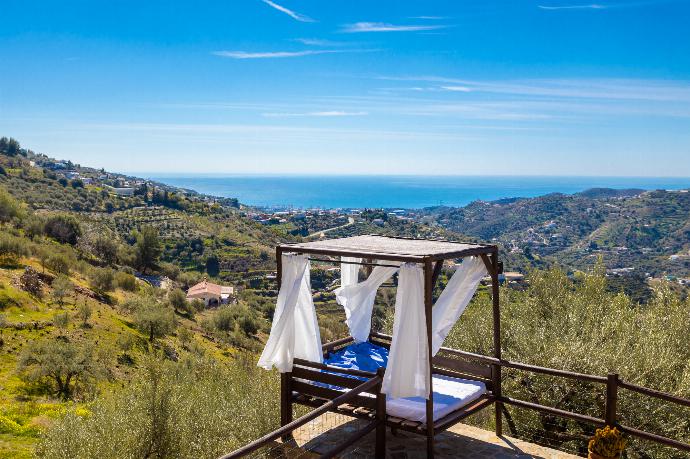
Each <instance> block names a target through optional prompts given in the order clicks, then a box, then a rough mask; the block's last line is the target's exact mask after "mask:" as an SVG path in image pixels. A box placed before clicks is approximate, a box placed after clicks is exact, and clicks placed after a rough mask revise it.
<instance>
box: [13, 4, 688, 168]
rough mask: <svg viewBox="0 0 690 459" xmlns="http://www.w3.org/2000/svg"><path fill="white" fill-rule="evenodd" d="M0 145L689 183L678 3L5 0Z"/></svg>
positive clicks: (75, 155) (219, 162) (684, 35)
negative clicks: (3, 139)
mask: <svg viewBox="0 0 690 459" xmlns="http://www.w3.org/2000/svg"><path fill="white" fill-rule="evenodd" d="M2 23H3V25H2V27H0V134H2V135H12V136H14V137H16V138H18V139H19V140H20V141H21V142H22V143H23V144H24V145H25V146H27V147H30V148H33V149H34V150H36V151H40V152H45V153H47V154H50V155H52V156H56V157H60V158H69V159H72V160H74V161H76V162H80V163H82V164H85V165H91V166H97V167H105V168H107V169H111V170H117V171H125V172H127V171H129V172H132V171H138V172H167V173H170V172H173V173H174V172H181V173H191V172H194V173H292V174H294V173H298V174H299V173H304V174H312V173H314V174H318V173H332V174H333V173H335V174H353V173H354V174H457V175H463V174H517V175H633V176H643V175H650V176H654V175H657V176H690V28H688V24H689V23H690V2H686V1H680V0H678V1H671V0H668V1H662V0H658V1H654V0H647V1H645V0H637V1H634V0H631V1H627V0H626V1H617V0H616V1H601V2H599V1H597V2H596V3H590V2H589V1H587V0H585V1H580V0H572V1H566V0H562V1H560V0H559V1H555V0H535V1H532V0H520V1H517V0H505V1H491V0H484V1H476V2H471V1H432V0H427V1H415V2H412V1H399V0H398V1H383V0H377V1H372V0H367V1H364V0H276V1H268V0H263V1H262V0H224V1H210V0H209V1H196V2H190V1H177V0H166V1H157V0H147V1H145V2H142V1H125V0H119V1H116V2H94V1H88V2H87V1H64V0H63V1H59V2H58V1H31V0H3V1H2Z"/></svg>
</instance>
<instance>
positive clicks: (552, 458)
mask: <svg viewBox="0 0 690 459" xmlns="http://www.w3.org/2000/svg"><path fill="white" fill-rule="evenodd" d="M364 425H365V422H364V421H361V420H357V419H353V418H349V417H346V416H342V415H334V414H332V413H327V414H325V415H323V416H321V417H319V418H316V419H315V420H314V421H312V422H310V423H308V424H306V425H304V426H303V427H301V428H300V429H297V430H295V432H294V438H295V442H296V443H297V446H298V447H299V449H300V450H302V451H305V450H306V451H309V452H310V453H315V454H314V456H313V457H316V455H317V454H319V453H324V452H326V451H327V450H329V449H331V448H333V447H335V446H336V445H337V444H338V443H339V442H342V441H343V439H345V438H347V437H348V436H349V435H351V434H352V433H354V432H356V431H357V430H359V429H360V428H362V427H363V426H364ZM386 446H387V455H386V457H387V458H390V459H417V458H420V459H421V458H426V438H424V437H422V436H420V435H414V434H411V433H407V432H397V433H396V434H395V435H393V434H392V433H391V431H390V429H388V431H387V437H386ZM435 452H436V457H437V458H460V459H465V458H466V459H470V458H471V459H479V458H488V459H508V458H520V459H526V458H543V459H575V458H577V457H578V456H573V455H572V454H568V453H564V452H562V451H557V450H554V449H549V448H545V447H542V446H539V445H535V444H532V443H527V442H524V441H522V440H517V439H514V438H510V437H505V436H504V437H501V438H499V437H497V436H496V435H495V434H494V433H493V432H489V431H486V430H482V429H479V428H477V427H472V426H468V425H465V424H456V425H455V426H453V427H452V428H450V429H449V430H447V431H445V432H443V433H441V434H439V435H437V436H436V448H435ZM293 455H294V454H292V455H288V456H293ZM297 456H298V457H305V456H304V455H303V454H298V455H297ZM309 456H311V455H309ZM339 457H341V458H346V459H363V458H373V457H374V432H372V433H370V434H368V435H367V436H366V437H364V438H363V439H362V440H361V441H360V442H359V443H357V444H356V445H355V446H353V447H352V448H350V449H349V450H348V451H346V452H345V453H343V454H341V455H340V456H339Z"/></svg>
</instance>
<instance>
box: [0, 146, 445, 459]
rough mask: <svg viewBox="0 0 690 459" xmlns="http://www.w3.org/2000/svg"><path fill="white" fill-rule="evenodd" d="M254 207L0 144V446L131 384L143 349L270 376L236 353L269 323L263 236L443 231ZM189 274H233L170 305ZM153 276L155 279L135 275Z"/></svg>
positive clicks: (327, 335) (17, 452)
mask: <svg viewBox="0 0 690 459" xmlns="http://www.w3.org/2000/svg"><path fill="white" fill-rule="evenodd" d="M255 213H256V212H255V211H254V210H253V209H251V208H248V207H245V206H242V205H240V204H239V203H238V202H237V201H236V200H233V199H226V198H215V197H210V196H204V195H200V194H197V193H194V192H191V191H188V190H182V189H178V188H175V187H170V186H167V185H164V184H160V183H156V182H151V181H147V180H144V179H139V178H136V177H129V176H125V175H122V174H117V173H112V172H106V171H104V170H96V169H92V168H85V167H81V166H79V165H78V164H73V163H71V162H69V161H62V160H56V159H52V158H50V157H48V156H45V155H41V154H36V153H34V152H32V151H31V150H27V149H24V148H21V147H20V146H19V144H18V142H16V141H14V140H13V139H6V138H2V139H0V349H2V357H1V358H0V457H30V456H31V455H32V452H33V451H34V448H35V446H36V444H37V442H38V440H39V439H40V437H41V435H42V434H43V433H44V432H45V430H46V428H47V427H49V426H51V425H53V423H54V421H55V420H56V419H62V417H63V416H64V415H65V414H66V413H73V414H74V413H76V415H77V417H79V416H90V415H91V413H92V411H91V405H92V403H93V401H94V400H95V399H100V398H99V397H101V396H104V395H107V396H112V397H118V396H119V395H115V394H119V392H120V391H121V390H123V389H124V388H126V387H128V386H129V384H130V383H134V382H140V383H141V381H145V375H146V372H147V371H148V369H149V366H150V365H154V366H155V365H159V363H157V362H158V358H160V359H162V360H163V362H168V363H170V362H180V363H184V367H185V368H198V370H194V371H195V374H196V372H198V371H201V369H202V368H203V371H202V373H203V374H206V372H207V371H210V372H211V373H214V372H216V373H214V374H216V377H214V380H215V379H219V378H220V379H224V380H226V384H234V385H236V386H237V387H245V386H247V384H246V382H242V381H240V380H243V381H244V379H246V378H248V377H254V378H259V379H263V380H265V384H267V385H271V384H275V382H276V379H275V378H274V375H272V374H266V373H264V372H261V373H258V372H255V371H254V370H248V369H247V365H246V362H245V360H246V359H245V358H244V357H243V356H244V355H245V354H247V353H248V354H249V355H251V354H252V353H254V352H256V351H257V350H259V349H260V347H261V343H262V342H263V341H264V340H265V338H266V336H267V333H268V331H269V330H270V321H271V318H272V314H273V307H274V301H275V300H274V298H275V295H276V291H275V285H274V276H272V275H271V273H273V272H274V270H275V261H274V253H275V252H274V248H275V245H276V244H277V243H279V242H286V241H299V240H302V236H301V235H302V234H304V235H307V236H309V235H311V237H320V231H324V230H330V229H331V228H335V229H334V230H333V231H332V232H331V231H329V232H328V233H327V236H338V235H342V234H362V233H366V232H374V231H377V230H378V231H379V232H383V233H389V234H400V235H420V236H424V235H428V236H435V237H439V236H447V235H450V234H451V233H450V232H448V231H445V230H443V229H440V228H433V227H430V226H427V225H424V224H419V223H416V222H411V221H403V220H395V219H390V221H386V222H385V223H384V224H383V225H377V224H374V223H373V221H374V220H375V219H376V217H377V216H378V214H377V213H376V212H373V213H366V212H365V213H364V214H363V215H361V216H357V217H356V221H355V219H353V221H352V224H350V223H349V221H350V220H349V219H348V218H345V219H344V220H343V218H342V217H340V216H334V215H331V214H329V213H325V212H324V213H316V214H310V215H308V216H306V217H305V216H299V217H298V216H293V217H290V218H288V219H285V221H283V222H280V221H276V222H273V221H272V222H270V223H269V224H263V223H260V222H258V221H257V220H256V219H255V218H253V217H252V216H253V215H254V214H255ZM343 222H344V224H343ZM202 276H205V277H209V278H210V279H211V280H214V281H215V282H219V283H225V284H230V285H233V286H234V287H235V288H236V295H235V296H234V298H233V304H232V305H230V306H229V307H221V308H217V309H205V308H203V306H202V305H200V304H198V303H196V302H191V303H190V302H188V301H185V300H184V294H183V289H185V288H187V287H189V286H190V285H192V284H194V283H196V282H197V281H198V280H199V279H201V278H202ZM145 279H146V280H145ZM161 280H162V281H163V284H164V288H157V287H154V286H153V285H151V284H150V283H149V281H154V282H153V283H154V284H155V285H158V282H159V281H161ZM335 280H336V278H335V274H334V273H333V272H332V271H327V270H325V269H320V268H318V267H315V268H314V269H313V271H312V284H313V285H314V288H315V289H324V288H326V287H328V286H330V285H332V284H333V282H334V281H335ZM181 289H182V290H181ZM315 301H316V305H317V312H318V314H319V317H320V324H321V328H322V330H321V333H322V336H323V338H324V339H325V340H329V339H334V338H336V337H341V336H342V335H343V333H345V329H344V325H343V323H342V319H343V317H342V311H341V310H340V308H339V307H337V306H336V305H335V302H334V298H333V296H332V294H318V295H317V296H316V297H315ZM156 356H158V357H156ZM249 358H254V357H253V356H251V357H249ZM152 362H153V363H152ZM164 364H165V363H164ZM218 365H220V366H219V367H218ZM209 366H210V368H207V367H209ZM171 371H172V373H173V374H174V373H175V372H176V371H177V370H174V371H173V370H172V369H171ZM217 372H220V375H219V374H218V373H217ZM252 372H254V373H257V374H256V375H254V376H251V375H252V374H253V373H252ZM142 378H143V379H142ZM243 378H244V379H243ZM198 383H199V384H206V383H207V384H213V381H210V380H200V381H198ZM142 384H143V383H142ZM242 397H243V399H242V400H239V399H237V400H234V401H233V404H238V403H251V404H252V406H251V409H255V408H256V407H257V406H260V405H261V404H262V403H263V404H264V405H265V407H264V408H263V409H262V410H263V411H264V414H265V413H268V412H270V410H271V409H273V407H272V406H270V405H269V404H268V403H269V402H268V401H267V400H268V399H266V397H265V394H264V393H263V392H262V391H261V390H258V389H257V391H256V392H255V393H254V392H252V391H251V390H250V391H249V392H247V393H245V394H243V395H242ZM260 400H263V401H260ZM205 415H208V413H205ZM219 416H226V417H227V413H226V414H221V413H219ZM275 418H276V417H273V418H271V419H275ZM84 419H86V418H84ZM223 419H224V421H223V422H226V421H227V422H230V420H229V419H225V418H223ZM261 419H263V417H262V418H261ZM247 426H248V427H247V428H248V429H249V431H248V433H247V434H246V435H247V436H246V437H244V438H245V440H241V439H240V438H228V439H227V441H226V443H222V442H216V444H214V445H210V446H208V447H209V448H211V449H210V450H204V451H205V453H204V454H208V451H216V450H217V451H218V452H220V451H227V450H229V449H232V448H233V447H237V446H238V445H239V444H240V443H241V442H242V441H246V440H248V439H249V438H252V436H255V435H256V432H255V431H254V430H252V429H254V428H255V423H254V422H249V423H247ZM253 426H254V427H253ZM190 454H191V453H190Z"/></svg>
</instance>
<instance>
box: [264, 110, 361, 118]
mask: <svg viewBox="0 0 690 459" xmlns="http://www.w3.org/2000/svg"><path fill="white" fill-rule="evenodd" d="M368 114H369V113H367V112H348V111H343V110H328V111H320V112H306V113H264V114H263V116H265V117H268V118H283V117H285V118H288V117H300V116H310V117H319V118H331V117H341V116H366V115H368Z"/></svg>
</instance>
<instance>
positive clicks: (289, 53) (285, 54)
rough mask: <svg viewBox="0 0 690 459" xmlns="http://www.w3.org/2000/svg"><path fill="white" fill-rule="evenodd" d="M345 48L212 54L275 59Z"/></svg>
mask: <svg viewBox="0 0 690 459" xmlns="http://www.w3.org/2000/svg"><path fill="white" fill-rule="evenodd" d="M344 52H346V51H345V50H339V49H309V50H305V51H266V52H258V53H254V52H248V51H214V52H213V53H212V54H213V55H214V56H220V57H228V58H230V59H276V58H285V57H302V56H313V55H316V54H334V53H344Z"/></svg>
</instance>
